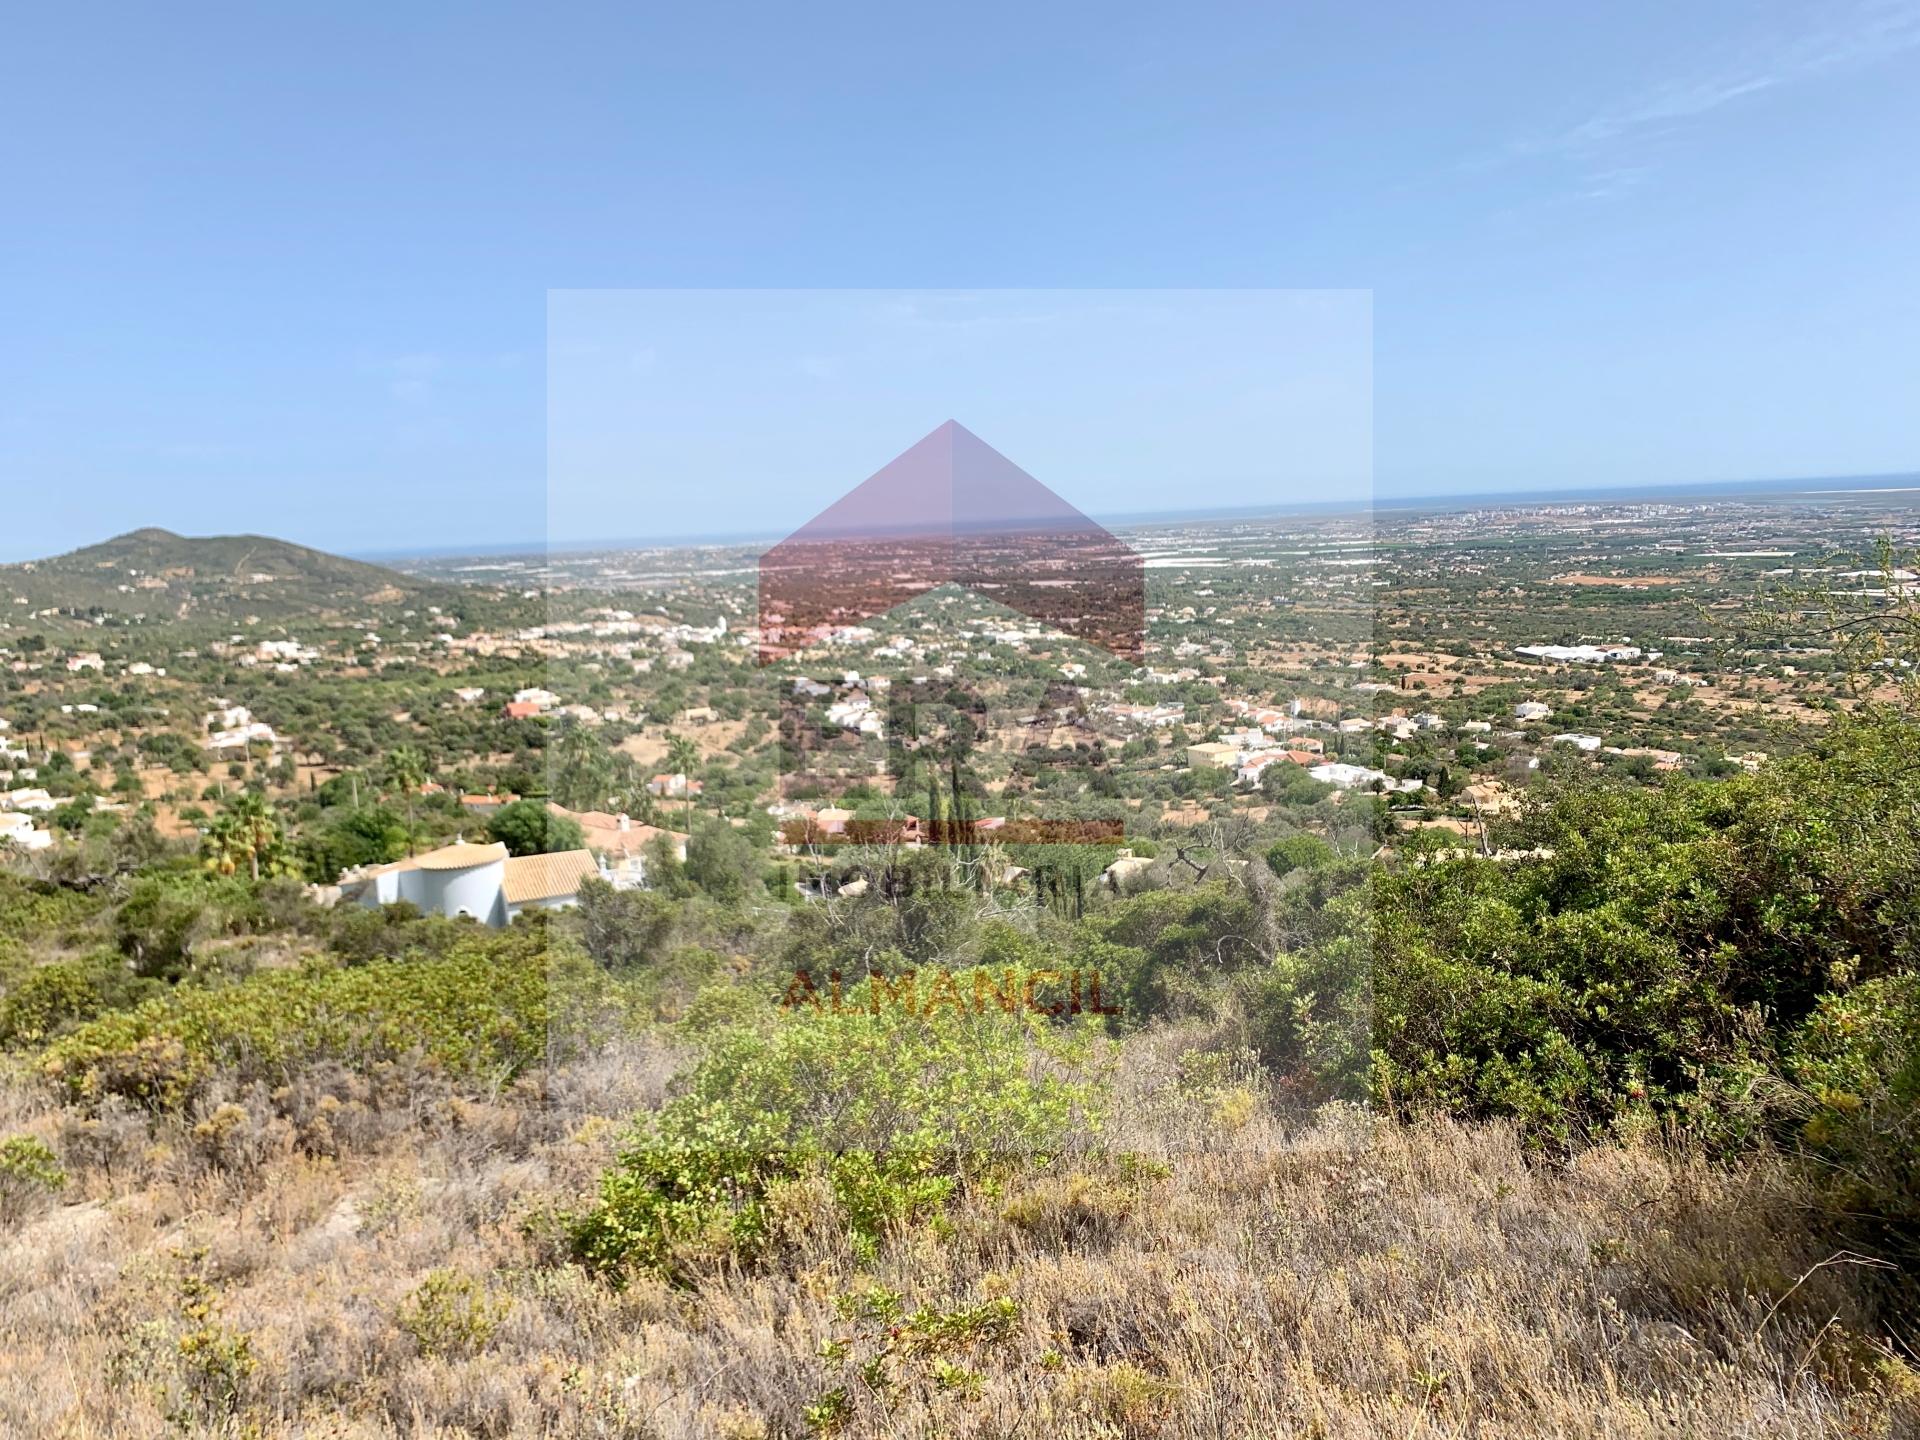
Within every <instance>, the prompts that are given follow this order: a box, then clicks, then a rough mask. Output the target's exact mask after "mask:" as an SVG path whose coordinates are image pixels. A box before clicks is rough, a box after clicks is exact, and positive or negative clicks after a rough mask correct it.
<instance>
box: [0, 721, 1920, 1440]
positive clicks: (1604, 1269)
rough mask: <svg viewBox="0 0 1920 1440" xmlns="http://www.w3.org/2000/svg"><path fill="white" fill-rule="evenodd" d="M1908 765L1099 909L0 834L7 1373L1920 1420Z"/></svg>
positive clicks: (1222, 870)
mask: <svg viewBox="0 0 1920 1440" xmlns="http://www.w3.org/2000/svg"><path fill="white" fill-rule="evenodd" d="M1916 758H1920V741H1917V740H1916V732H1915V731H1914V729H1913V728H1912V727H1911V725H1910V724H1909V723H1908V722H1907V721H1905V720H1904V719H1902V718H1901V717H1900V716H1898V715H1897V714H1894V713H1892V712H1885V713H1882V712H1872V713H1869V714H1866V715H1864V716H1862V717H1861V718H1858V719H1855V720H1848V721H1843V722H1841V723H1838V724H1836V725H1835V726H1833V727H1831V728H1830V729H1829V730H1828V731H1826V732H1825V733H1824V734H1823V735H1822V736H1821V737H1820V738H1819V739H1818V740H1817V742H1816V743H1815V744H1814V745H1812V746H1811V747H1810V748H1809V749H1808V750H1807V751H1806V752H1805V753H1804V754H1802V755H1799V756H1796V757H1794V758H1792V759H1789V760H1783V761H1780V762H1777V763H1776V764H1774V765H1772V766H1768V767H1766V768H1764V769H1763V770H1761V771H1760V772H1759V773H1758V774H1755V775H1750V776H1746V775H1743V776H1737V777H1733V778H1731V779H1725V780H1705V779H1691V778H1685V777H1674V778H1673V779H1671V780H1669V781H1668V782H1667V783H1666V784H1665V785H1664V786H1661V787H1659V788H1656V789H1654V790H1652V791H1648V790H1646V789H1642V788H1637V787H1636V788H1632V789H1629V788H1626V787H1625V786H1623V785H1621V783H1620V782H1619V781H1617V780H1615V779H1610V778H1608V777H1605V776H1598V775H1594V774H1592V773H1589V772H1586V771H1582V770H1578V769H1575V768H1569V769H1568V770H1567V771H1566V773H1564V774H1550V775H1549V776H1548V777H1547V778H1546V779H1544V780H1543V781H1542V782H1540V783H1539V784H1537V785H1536V786H1535V787H1534V788H1533V789H1532V790H1531V791H1530V792H1529V802H1528V804H1527V806H1526V808H1525V809H1524V810H1523V811H1522V812H1521V813H1520V814H1518V815H1517V816H1515V817H1513V818H1512V819H1511V820H1508V821H1504V822H1502V825H1503V826H1504V829H1503V830H1502V831H1501V833H1500V834H1499V836H1498V838H1499V840H1500V841H1501V842H1502V843H1503V844H1505V845H1506V846H1507V847H1508V849H1509V850H1510V851H1512V852H1514V853H1522V854H1524V856H1525V858H1523V859H1520V860H1516V861H1507V862H1501V861H1494V860H1488V859H1482V858H1474V857H1468V856H1463V855H1462V854H1461V853H1460V852H1459V851H1458V850H1457V849H1456V850H1447V849H1444V848H1442V847H1440V846H1429V847H1424V848H1423V847H1422V846H1421V845H1419V844H1418V843H1415V844H1413V845H1411V846H1409V847H1407V848H1406V849H1405V850H1403V851H1402V852H1401V853H1399V854H1397V855H1396V856H1395V857H1394V858H1393V859H1392V860H1391V861H1390V862H1386V863H1382V862H1376V861H1371V860H1368V859H1365V858H1361V856H1359V855H1358V854H1355V853H1353V851H1352V849H1351V848H1350V847H1349V848H1348V849H1345V850H1343V849H1342V848H1341V847H1339V846H1337V845H1336V844H1333V843H1329V842H1328V841H1327V840H1325V839H1321V838H1319V837H1308V836H1305V835H1301V836H1297V837H1294V838H1291V839H1288V840H1284V841H1282V842H1280V843H1277V844H1274V845H1273V846H1271V847H1270V848H1269V849H1268V850H1266V851H1264V852H1263V851H1254V852H1251V853H1249V854H1245V855H1241V856H1236V855H1233V854H1230V853H1227V852H1221V853H1219V854H1217V855H1215V856H1214V857H1213V861H1212V863H1210V864H1209V865H1208V866H1207V867H1206V873H1205V874H1204V875H1200V874H1198V873H1196V872H1195V869H1194V867H1191V866H1189V867H1186V868H1184V869H1183V868H1181V867H1179V866H1176V865H1174V864H1172V863H1171V862H1169V861H1167V860H1165V859H1162V860H1160V861H1156V862H1155V864H1154V865H1153V866H1152V867H1150V868H1149V870H1148V871H1147V872H1146V874H1145V876H1144V877H1143V879H1142V880H1141V882H1140V884H1141V889H1140V891H1139V893H1132V894H1121V895H1096V896H1094V897H1092V898H1091V900H1090V901H1088V902H1087V903H1085V904H1083V905H1078V906H1074V905H1066V904H1056V905H1036V904H1034V903H1033V902H1032V901H1031V900H1027V901H1025V902H1020V903H1014V902H1013V901H1010V900H1009V898H1008V897H1007V896H1005V895H1003V894H999V893H997V892H995V891H993V890H992V889H991V888H988V889H987V890H985V891H984V892H983V890H982V889H981V888H980V887H979V886H978V885H977V884H975V883H971V882H970V880H969V875H970V874H973V873H976V871H977V867H976V869H975V870H969V869H968V868H967V866H965V865H963V864H962V863H961V861H960V857H959V856H958V855H955V856H945V855H941V854H939V853H937V852H921V853H918V854H914V855H893V856H884V855H866V856H863V857H861V863H862V864H863V865H865V866H867V867H868V868H869V870H880V869H884V868H885V867H887V866H889V865H891V866H895V867H897V874H895V875H894V883H890V884H886V885H876V886H875V887H873V889H872V890H871V891H870V892H869V893H867V894H864V895H859V896H846V895H842V896H838V897H835V898H832V899H822V900H814V901H810V902H802V901H800V900H799V899H797V898H796V897H794V896H793V895H792V894H791V891H790V887H788V888H785V889H783V887H782V886H781V884H780V883H779V881H780V877H778V876H777V875H756V874H754V873H753V862H752V861H751V859H750V858H747V859H742V857H739V856H735V857H733V861H732V862H730V863H728V864H725V865H720V864H706V865H695V864H690V865H689V866H687V867H685V868H677V869H676V868H669V869H668V870H667V871H666V872H665V873H663V875H662V877H661V884H660V888H658V889H655V890H648V891H627V892H616V891H614V890H612V889H610V888H608V887H605V886H597V885H596V886H591V887H589V890H588V892H587V894H586V896H585V898H584V903H583V904H582V906H581V907H580V909H579V910H577V911H574V912H569V913H564V914H556V915H552V916H543V917H537V918H534V919H523V920H522V921H520V922H518V923H516V924H515V925H514V926H512V927H510V928H508V929H506V930H504V931H500V932H489V931H485V930H481V929H479V928H477V927H474V926H472V925H471V924H467V923H456V922H451V921H445V920H440V919H435V918H423V917H420V916H418V915H417V914H415V913H412V912H411V911H410V910H409V909H408V908H407V907H404V906H402V907H391V908H389V909H388V910H385V911H381V912H365V911H358V910H354V911H339V912H331V911H327V910H323V909H320V908H317V907H316V906H315V905H314V904H313V903H312V902H311V901H310V900H309V899H308V898H307V896H306V893H305V892H304V891H303V890H302V889H301V888H300V887H299V886H298V885H296V884H294V883H293V882H291V881H289V880H286V879H283V878H276V877H274V876H273V875H270V874H267V875H263V876H262V878H260V879H258V880H255V879H254V878H252V872H251V868H250V867H222V866H219V865H215V866H213V867H211V868H210V867H209V866H208V864H207V863H206V860H205V858H204V857H200V856H193V855H186V854H172V853H171V852H168V851H166V850H165V847H162V848H161V850H160V851H159V852H158V853H156V854H155V855H154V856H153V857H152V858H151V859H149V860H147V861H145V862H144V863H143V864H141V865H140V866H138V867H137V868H136V869H134V870H133V871H131V872H129V873H127V874H124V875H121V876H119V877H117V878H112V879H109V880H106V881H104V882H99V883H92V884H89V885H86V886H74V885H68V886H61V885H57V884H54V883H52V882H49V881H30V880H26V879H20V878H7V879H4V880H0V885H4V887H5V890H4V897H3V898H0V917H3V918H0V964H3V965H4V969H5V990H4V995H3V996H0V1040H4V1043H5V1046H6V1055H7V1073H6V1078H5V1084H4V1091H3V1092H0V1224H3V1225H4V1236H3V1238H0V1335H3V1336H4V1344H3V1345H0V1354H4V1359H0V1370H4V1374H0V1426H4V1428H5V1430H6V1431H7V1432H8V1433H17V1434H47V1435H103V1436H104V1435H114V1436H118V1435H152V1434H164V1433H175V1434H216V1435H249V1434H311V1435H319V1434H327V1435H367V1436H374V1435H394V1434H402V1435H462V1434H480V1435H498V1436H509V1435H514V1436H517V1435H538V1434H549V1435H582V1436H586V1435H592V1436H601V1435H626V1436H653V1435H662V1436H680V1435H698V1436H731V1437H744V1436H758V1435H764V1436H779V1435H794V1436H798V1435H807V1434H814V1435H841V1436H866V1435H872V1436H879V1435H927V1436H933V1435H978V1436H988V1435H1023V1434H1031V1433H1053V1434H1059V1435H1063V1436H1074V1437H1080V1436H1085V1437H1093V1436H1203V1435H1206V1436H1211V1435H1242V1434H1247V1435H1254V1434H1275V1435H1278V1434H1318V1435H1327V1436H1338V1435H1385V1434H1392V1435H1421V1434H1431V1435H1463V1434H1465V1435H1480V1436H1548V1435H1554V1436H1558V1435H1609V1436H1613V1435H1673V1434H1748V1435H1782V1436H1785V1435H1806V1434H1833V1435H1865V1436H1875V1435H1878V1436H1897V1435H1903V1434H1908V1433H1913V1430H1914V1427H1915V1426H1916V1424H1920V1371H1917V1370H1916V1368H1915V1363H1914V1362H1915V1351H1914V1347H1915V1345H1916V1343H1920V1328H1917V1327H1916V1308H1915V1304H1914V1301H1915V1296H1916V1293H1917V1292H1916V1290H1915V1288H1914V1285H1913V1279H1912V1276H1913V1269H1914V1266H1915V1265H1916V1264H1920V1185H1917V1184H1916V1176H1915V1172H1914V1154H1915V1147H1914V1139H1915V1123H1916V1121H1915V1116H1916V1105H1917V1104H1920V981H1916V978H1915V977H1916V974H1920V970H1917V969H1916V964H1915V961H1916V957H1915V953H1914V946H1915V944H1916V938H1915V937H1916V935H1920V929H1916V927H1915V924H1914V920H1915V918H1916V917H1915V913H1914V911H1915V907H1916V905H1920V900H1917V899H1916V896H1920V849H1917V848H1916V838H1915V835H1914V833H1913V828H1912V823H1911V817H1912V816H1913V815H1914V814H1915V813H1916V809H1917V808H1920V767H1916V765H1915V763H1914V762H1915V760H1916ZM743 867H744V868H743ZM223 871H225V872H227V873H222V872H223ZM743 885H745V886H750V887H751V888H750V889H749V890H747V891H746V892H744V893H743V889H742V887H743ZM754 891H757V892H759V893H758V895H756V894H755V893H753V892H754ZM803 971H804V972H805V973H806V974H807V975H808V976H809V977H813V983H812V984H811V985H810V986H808V987H796V984H795V979H794V977H795V976H796V974H798V973H800V972H803ZM1094 974H1098V976H1099V977H1100V980H1101V983H1102V985H1103V987H1104V989H1103V994H1104V995H1105V996H1106V997H1107V1003H1105V1004H1103V1005H1101V1006H1100V1007H1099V1009H1098V1010H1096V1008H1095V1007H1094V1006H1092V1005H1089V1004H1081V1005H1078V1006H1076V1005H1074V1004H1073V1003H1071V998H1072V997H1078V998H1081V999H1085V998H1087V992H1086V991H1085V990H1084V989H1083V988H1081V987H1082V986H1083V983H1084V981H1085V978H1086V977H1090V976H1092V975H1094ZM909 975H911V977H912V978H911V980H909V979H908V977H909ZM1075 976H1078V977H1080V978H1079V979H1073V980H1070V979H1069V977H1075ZM829 977H832V978H831V979H829ZM1029 1000H1031V1002H1032V1003H1028V1002H1029ZM1076 1012H1077V1013H1076ZM1105 1012H1113V1013H1105Z"/></svg>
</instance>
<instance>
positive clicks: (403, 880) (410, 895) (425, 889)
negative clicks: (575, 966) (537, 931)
mask: <svg viewBox="0 0 1920 1440" xmlns="http://www.w3.org/2000/svg"><path fill="white" fill-rule="evenodd" d="M599 878H603V877H602V876H601V871H600V866H599V864H598V863H597V862H596V861H595V860H594V858H593V856H592V855H590V854H589V853H588V852H587V851H585V850H562V851H559V852H557V853H555V854H551V855H522V856H510V855H508V854H507V847H506V846H504V845H471V844H466V843H459V844H454V845H447V846H443V847H442V848H441V849H438V850H429V851H428V852H427V853H426V854H424V855H417V856H415V857H413V858H412V859H410V860H399V861H396V862H394V863H393V864H391V865H381V866H378V867H375V868H373V869H370V870H363V871H361V872H360V873H359V874H357V875H356V874H354V873H353V872H352V871H349V872H348V873H347V874H345V875H342V876H341V877H340V893H341V898H342V899H344V900H349V901H353V902H356V903H358V904H361V905H365V906H367V907H368V908H369V909H371V908H373V907H374V906H378V905H392V904H394V903H396V902H398V901H401V900H406V901H410V902H411V903H413V904H415V905H418V906H419V907H420V908H421V909H422V910H424V911H427V912H428V913H430V914H434V915H446V916H449V917H452V916H459V915H466V916H470V917H471V918H473V919H475V920H478V921H479V922H480V923H481V924H482V925H492V926H494V927H496V928H497V927H499V926H502V925H506V924H507V923H509V922H510V921H511V920H512V919H513V917H514V916H516V915H519V914H521V913H522V912H524V911H527V910H563V909H566V908H567V907H568V906H570V905H573V904H575V903H577V902H578V900H579V897H580V885H581V882H582V881H585V880H593V879H599Z"/></svg>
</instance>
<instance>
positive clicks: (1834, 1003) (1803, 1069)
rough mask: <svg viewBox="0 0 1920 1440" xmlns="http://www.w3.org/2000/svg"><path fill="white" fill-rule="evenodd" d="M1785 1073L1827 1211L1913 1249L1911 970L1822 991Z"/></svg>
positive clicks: (1912, 1253) (1916, 1126) (1919, 1250)
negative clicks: (1800, 1109) (1865, 1220)
mask: <svg viewBox="0 0 1920 1440" xmlns="http://www.w3.org/2000/svg"><path fill="white" fill-rule="evenodd" d="M1788 1075H1789V1077H1790V1078H1791V1079H1792V1081H1793V1082H1794V1084H1795V1085H1796V1086H1797V1087H1798V1088H1799V1089H1800V1091H1801V1092H1802V1093H1803V1094H1804V1095H1805V1097H1806V1110H1805V1116H1804V1119H1803V1120H1802V1122H1801V1124H1800V1128H1799V1133H1798V1136H1797V1137H1796V1138H1797V1139H1798V1141H1799V1143H1800V1145H1801V1147H1802V1148H1803V1150H1804V1153H1806V1154H1807V1155H1808V1157H1809V1158H1810V1159H1812V1160H1813V1161H1814V1163H1815V1166H1816V1171H1817V1173H1818V1174H1820V1175H1821V1177H1822V1178H1823V1180H1824V1182H1825V1189H1826V1192H1827V1195H1828V1198H1829V1203H1830V1204H1831V1206H1832V1208H1833V1209H1834V1211H1835V1212H1836V1213H1837V1214H1839V1215H1842V1216H1846V1217H1852V1218H1854V1219H1858V1218H1859V1217H1869V1218H1870V1219H1871V1222H1872V1223H1871V1226H1870V1229H1871V1230H1872V1231H1873V1232H1874V1233H1871V1234H1869V1235H1868V1236H1867V1237H1865V1238H1866V1239H1867V1240H1868V1242H1869V1243H1873V1244H1883V1243H1885V1242H1886V1241H1887V1240H1888V1239H1892V1240H1894V1241H1895V1243H1897V1244H1899V1245H1900V1247H1901V1248H1902V1249H1903V1250H1904V1251H1905V1252H1906V1254H1907V1255H1908V1256H1909V1257H1920V975H1916V974H1902V975H1897V976H1888V977H1885V978H1883V979H1880V980H1874V981H1870V982H1868V983H1867V984H1865V985H1862V986H1860V987H1859V988H1857V989H1855V990H1852V991H1850V992H1848V993H1846V994H1843V995H1829V996H1827V997H1825V998H1824V999H1822V1000H1821V1002H1820V1004H1819V1005H1818V1006H1817V1007H1816V1008H1815V1010H1814V1013H1813V1014H1812V1015H1811V1016H1810V1017H1809V1018H1808V1020H1807V1023H1806V1025H1805V1026H1803V1027H1802V1029H1801V1032H1800V1035H1799V1037H1798V1039H1797V1041H1796V1043H1795V1045H1794V1048H1793V1051H1792V1053H1791V1055H1790V1056H1789V1058H1788Z"/></svg>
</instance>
